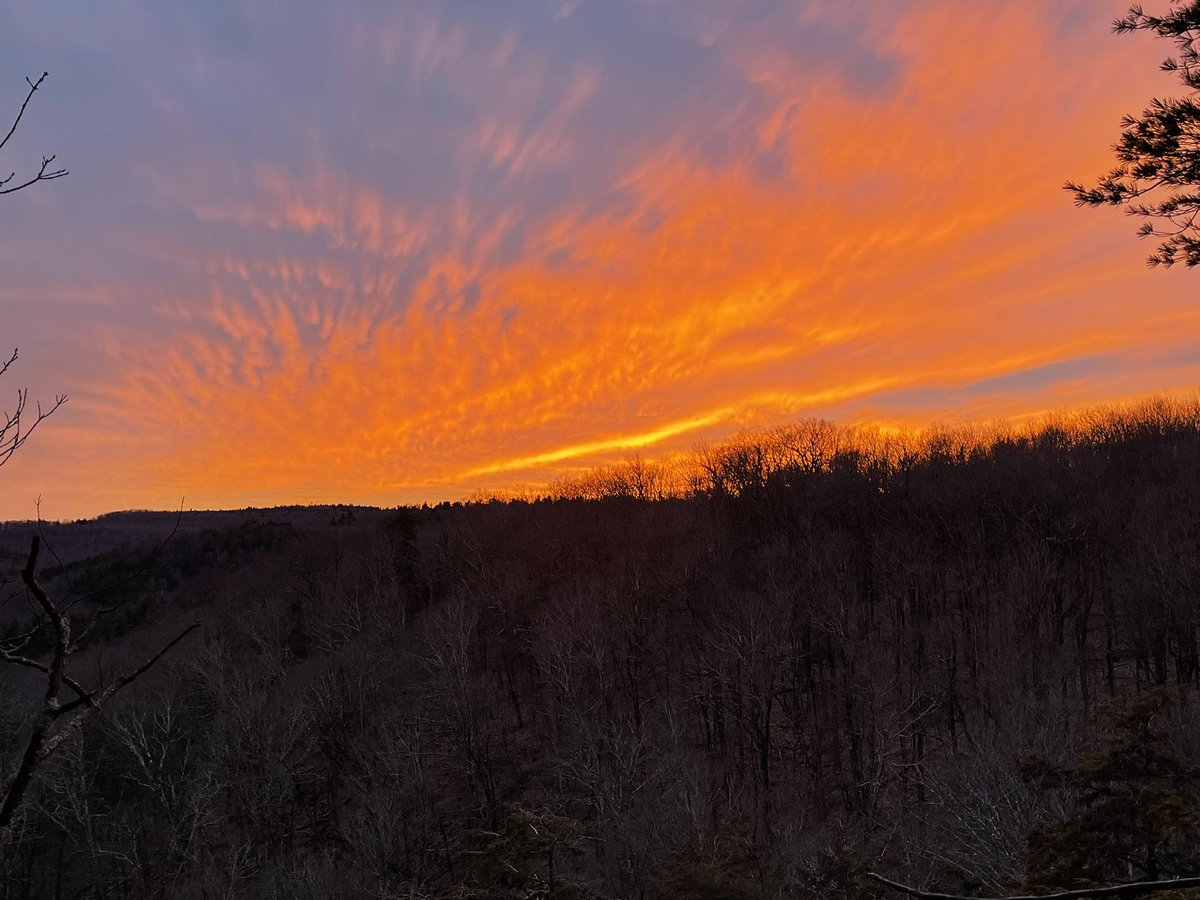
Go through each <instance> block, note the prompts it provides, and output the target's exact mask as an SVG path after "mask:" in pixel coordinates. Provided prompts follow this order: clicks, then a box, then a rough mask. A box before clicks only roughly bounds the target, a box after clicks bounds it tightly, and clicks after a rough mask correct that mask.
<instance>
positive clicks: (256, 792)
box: [0, 402, 1200, 900]
mask: <svg viewBox="0 0 1200 900" xmlns="http://www.w3.org/2000/svg"><path fill="white" fill-rule="evenodd" d="M851 438H852V435H850V434H849V433H848V432H846V431H844V430H841V429H837V428H834V427H833V426H830V425H828V424H827V423H821V422H809V423H801V424H798V425H796V426H794V427H793V428H790V429H783V430H780V431H777V432H773V433H771V434H767V435H759V436H753V435H749V436H744V437H743V438H741V439H739V440H738V441H736V442H732V443H729V444H726V445H720V446H716V447H709V448H705V449H703V450H701V451H699V452H698V453H697V455H696V456H695V458H694V460H693V463H692V464H691V465H690V466H688V467H685V469H686V471H687V472H688V478H690V479H691V482H690V484H691V488H690V493H689V494H688V495H687V496H671V495H666V496H660V497H659V498H658V499H653V498H652V496H650V495H639V494H638V492H637V491H636V490H633V489H631V484H630V477H629V476H630V474H631V469H632V470H638V469H644V468H646V467H647V466H651V464H649V463H644V462H642V461H638V460H633V461H631V462H630V463H628V464H626V465H624V466H618V467H616V468H615V469H614V470H613V471H612V472H610V473H607V475H606V476H605V477H608V478H609V481H608V482H607V483H608V484H609V485H610V487H609V488H607V489H606V490H605V492H601V493H600V494H597V495H595V496H592V497H591V499H578V498H574V497H572V496H570V494H571V490H567V487H569V486H560V488H559V489H556V490H558V493H559V495H560V496H558V497H557V499H553V498H547V499H542V500H537V501H513V502H490V503H475V504H465V505H463V504H453V505H445V504H444V505H442V506H439V507H435V508H426V509H405V510H398V511H393V512H390V513H382V512H368V511H360V512H359V513H358V514H357V515H354V514H351V513H344V514H341V515H338V516H334V517H331V518H330V519H329V521H328V522H324V523H321V522H320V521H319V520H313V521H310V522H308V523H307V524H305V525H303V526H296V525H293V524H282V523H276V524H272V523H271V522H270V521H269V516H270V514H269V513H264V514H263V517H265V518H262V517H260V519H261V520H260V521H258V522H257V523H251V524H247V523H245V522H241V523H240V524H238V525H236V526H233V525H231V526H229V527H226V528H220V527H214V528H209V529H207V530H206V531H204V532H203V533H201V534H197V535H185V536H181V537H182V538H183V539H182V540H179V541H177V542H176V543H175V544H174V545H172V544H171V543H168V545H167V547H166V548H165V549H164V550H163V551H162V552H161V554H160V555H159V557H158V558H157V563H156V566H155V567H154V568H153V572H152V573H150V574H147V575H144V576H143V577H140V578H135V579H132V580H130V579H127V578H126V575H128V574H129V573H130V572H136V571H138V570H140V569H142V568H144V566H145V548H143V547H139V546H136V545H135V544H130V545H128V549H127V550H125V551H122V552H123V553H124V555H125V560H124V562H122V553H113V552H110V553H104V554H99V555H95V556H88V557H84V558H80V559H64V560H61V561H56V560H54V559H53V558H44V559H43V562H42V565H41V567H40V569H39V572H38V578H39V580H40V583H41V584H43V585H44V586H45V587H46V589H47V591H49V592H50V593H51V594H52V595H53V596H55V597H56V598H57V599H58V600H60V601H61V602H63V603H64V604H70V603H71V597H72V591H75V592H76V594H77V595H84V594H85V593H86V594H88V595H91V599H88V600H86V601H81V602H79V603H78V604H76V605H74V606H72V607H71V609H72V615H73V617H74V618H75V619H76V620H77V621H78V622H79V623H80V627H86V623H87V622H88V621H89V617H91V616H93V615H94V614H95V613H96V612H97V611H98V610H99V609H107V608H111V607H112V606H114V605H119V606H120V607H122V608H123V609H124V610H126V612H125V614H124V615H123V617H122V618H120V619H119V627H116V626H114V627H108V628H107V630H105V629H104V628H97V629H95V630H93V631H92V635H93V636H92V637H91V638H90V642H89V643H88V644H87V645H85V646H83V647H81V648H80V649H79V650H78V651H77V654H76V656H75V659H74V665H75V666H77V667H78V668H79V671H82V672H87V673H89V674H91V673H94V674H95V676H96V680H97V681H98V682H101V683H102V682H103V681H104V680H105V676H106V675H111V673H114V672H120V671H123V670H124V668H125V667H127V666H128V665H129V663H130V662H137V661H139V660H141V659H143V658H144V657H145V656H146V654H147V652H148V651H151V650H154V649H155V648H157V647H159V646H160V645H161V644H162V642H163V641H164V639H165V638H166V637H167V636H169V635H171V634H174V633H176V632H177V631H178V629H179V627H180V625H181V624H182V623H184V622H187V621H191V620H193V619H199V620H200V621H201V623H202V628H201V629H200V632H199V634H196V635H193V636H192V637H191V639H190V640H189V641H188V642H184V643H183V644H181V645H179V646H178V647H176V648H175V649H174V651H173V652H172V653H171V655H169V656H168V657H166V658H165V659H163V660H162V661H161V662H160V663H159V665H158V668H156V669H154V670H151V671H149V672H147V673H146V674H145V675H144V676H143V678H142V680H141V682H139V684H138V685H137V689H136V690H131V691H130V692H127V695H122V696H119V697H117V698H115V699H114V701H113V702H112V703H111V704H109V705H108V706H107V707H106V708H105V710H103V711H102V714H101V715H99V716H97V717H96V719H95V721H94V722H93V723H92V725H91V726H90V727H89V728H88V729H86V730H85V731H84V732H83V733H81V734H80V735H78V737H77V739H76V740H75V741H73V742H72V743H70V744H69V745H66V746H64V747H63V748H62V749H61V750H60V752H59V753H58V754H57V755H56V756H55V757H54V758H53V759H52V760H50V761H49V762H48V763H47V764H46V765H45V766H44V767H43V769H42V770H40V771H39V773H38V776H37V778H36V779H35V780H34V782H33V784H32V785H31V786H30V789H29V793H28V797H27V801H26V802H25V803H24V805H23V806H22V809H21V811H20V814H19V816H18V817H17V820H16V822H15V823H14V826H13V827H12V829H11V830H10V833H9V835H8V837H7V840H6V845H5V847H4V852H3V853H2V854H0V885H2V886H0V898H4V900H13V898H32V897H77V896H89V897H97V898H131V897H149V896H163V897H173V898H216V897H255V898H257V897H280V898H283V897H288V898H304V897H313V898H318V897H320V898H326V897H353V898H359V897H361V898H392V897H406V898H466V897H480V898H483V897H488V898H493V897H498V898H503V897H512V898H517V897H520V898H533V897H597V898H629V897H639V898H642V897H644V898H667V897H683V898H712V900H715V898H743V897H744V898H765V897H797V898H803V897H814V898H815V897H834V898H837V897H843V898H859V897H873V896H883V895H885V894H886V893H888V889H887V888H885V887H884V886H883V884H881V883H880V882H879V881H877V880H873V879H872V878H871V877H869V875H868V873H869V872H874V873H876V874H877V875H880V876H881V877H883V878H886V879H889V880H895V881H898V882H900V883H902V884H905V885H914V886H917V887H936V888H939V889H942V890H947V891H951V892H958V893H963V894H966V895H989V896H994V895H1003V894H1008V893H1013V892H1016V891H1019V890H1030V891H1037V892H1044V891H1048V890H1050V889H1053V888H1071V887H1079V886H1084V885H1095V884H1114V883H1122V882H1131V881H1153V880H1161V879H1169V878H1172V877H1175V876H1181V875H1189V874H1196V873H1200V843H1198V841H1200V830H1198V825H1200V823H1198V821H1197V806H1196V802H1197V797H1196V788H1197V781H1196V779H1197V772H1196V767H1195V765H1194V763H1192V762H1191V760H1194V759H1195V758H1196V757H1197V750H1198V749H1200V746H1198V745H1200V721H1198V720H1197V715H1196V682H1197V678H1200V605H1198V604H1197V601H1196V591H1197V589H1198V587H1200V551H1198V547H1200V406H1197V405H1196V404H1171V403H1165V402H1163V403H1157V404H1150V405H1147V406H1144V407H1141V408H1139V409H1137V410H1135V411H1132V412H1109V413H1106V414H1103V415H1100V414H1097V415H1094V416H1091V417H1082V418H1080V419H1077V420H1074V421H1073V422H1070V423H1059V424H1056V425H1050V426H1046V427H1043V428H1041V429H1031V430H1029V431H1027V432H1024V433H1021V434H995V435H991V436H974V437H971V436H964V435H959V436H958V437H955V436H953V435H950V434H942V435H935V436H933V437H931V438H928V439H926V440H925V441H924V442H923V443H917V442H913V441H908V442H904V441H891V442H889V441H885V440H876V441H874V442H872V441H863V440H859V441H855V440H852V439H851ZM604 474H605V473H596V475H595V477H594V478H590V479H589V481H588V483H589V485H592V486H591V487H589V488H588V490H589V491H591V492H593V493H595V492H596V489H595V488H594V483H599V482H603V481H604V479H603V478H601V477H600V476H601V475H604ZM637 478H641V476H640V475H639V476H637ZM637 478H634V480H633V482H632V483H633V484H635V485H636V484H638V483H640V482H639V481H638V480H637ZM572 490H573V489H572ZM88 527H89V528H90V526H88ZM64 529H65V530H63V531H59V532H55V533H54V534H51V535H50V537H51V538H52V541H51V543H52V544H53V540H60V539H61V540H62V541H66V540H67V537H66V535H67V534H68V533H69V531H70V526H65V527H64ZM55 535H58V537H56V536H55ZM94 539H95V536H94V534H93V533H92V532H91V531H89V533H88V538H87V540H88V541H89V542H91V541H94ZM123 565H124V567H125V568H124V569H122V566H123ZM106 583H108V584H113V583H116V584H118V585H120V587H119V588H118V589H115V590H114V591H113V592H112V594H111V595H110V596H108V597H106V596H104V585H105V584H106ZM20 602H22V601H21V599H20V598H19V597H17V598H16V599H14V600H12V601H11V602H10V604H9V606H8V609H9V611H11V610H12V608H13V606H12V604H15V603H20ZM19 618H20V617H14V618H13V619H12V621H11V622H10V624H9V625H8V626H7V627H8V628H9V629H10V631H9V632H7V633H9V634H17V633H19V632H20V628H21V626H22V624H23V623H21V622H20V621H19ZM2 643H3V639H0V644H2ZM40 684H41V682H40V681H39V679H38V673H37V672H31V671H26V670H12V669H7V670H4V679H3V681H2V682H0V734H4V735H11V736H14V739H12V740H8V739H6V740H5V741H4V744H3V749H4V756H3V757H2V758H0V775H7V773H9V772H11V771H12V770H13V767H14V766H15V765H16V760H15V758H14V751H15V748H17V747H19V746H21V745H22V741H23V737H22V736H23V734H25V733H26V732H25V729H27V728H28V727H29V722H30V713H31V710H34V709H36V708H37V706H38V704H39V703H40V702H41V694H40V691H41V687H39V685H40Z"/></svg>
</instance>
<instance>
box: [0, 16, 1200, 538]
mask: <svg viewBox="0 0 1200 900" xmlns="http://www.w3.org/2000/svg"><path fill="white" fill-rule="evenodd" d="M1125 5H1126V4H1124V3H1122V2H1108V0H1059V2H1054V3H1046V2H1044V0H995V2H990V3H986V4H983V3H980V4H968V3H962V2H961V0H839V2H836V3H835V2H831V0H809V2H805V0H505V2H499V0H404V2H393V3H380V2H369V3H368V2H360V0H347V2H343V3H337V4H332V3H315V2H309V0H205V2H203V3H200V2H193V3H183V2H178V0H110V2H104V3H94V2H84V0H45V2H39V3H29V2H27V0H0V110H6V111H10V112H15V110H16V108H17V107H18V106H19V104H20V101H21V100H22V99H23V97H24V93H25V88H26V85H25V81H24V78H25V76H27V75H29V76H33V77H36V75H37V74H39V73H40V72H41V71H43V70H45V71H48V72H49V73H50V76H49V77H48V78H47V80H46V82H45V84H44V85H43V88H42V90H40V91H39V92H38V94H37V95H36V96H35V98H34V101H33V103H32V104H31V105H30V109H29V112H28V113H27V117H26V119H25V121H23V123H22V126H21V128H20V130H19V131H18V132H17V135H16V136H15V137H14V138H13V140H12V141H11V142H10V143H9V145H8V146H7V147H5V148H4V150H3V152H0V168H3V169H4V170H5V172H4V174H7V172H8V171H10V170H17V171H18V173H22V172H27V171H29V170H30V169H31V167H35V166H36V164H37V162H38V161H39V160H40V158H41V155H42V154H49V153H55V154H57V162H59V163H61V164H62V165H64V166H65V167H67V168H68V169H69V170H70V175H69V177H67V178H64V179H60V180H58V181H55V182H52V183H48V184H42V185H38V186H36V187H35V188H33V189H30V190H27V191H23V192H21V193H18V194H13V195H10V196H7V197H2V198H0V238H2V239H0V345H3V346H4V347H19V348H20V359H19V360H18V362H17V364H16V365H15V366H14V367H13V369H12V370H10V371H9V373H8V374H6V375H5V376H4V379H3V381H4V382H5V383H4V384H0V388H2V389H3V393H2V394H0V397H3V398H5V400H6V402H7V405H9V406H11V401H12V399H13V398H14V395H15V393H16V390H17V389H18V388H19V387H28V388H29V389H30V397H31V399H34V400H36V399H41V400H43V402H45V401H47V400H50V399H52V397H53V395H55V394H57V393H66V394H68V395H69V396H70V400H69V402H68V403H67V404H66V405H65V406H64V407H63V408H62V409H60V410H59V411H58V412H57V413H55V415H54V416H53V417H51V418H50V419H48V420H47V421H46V422H45V423H44V424H43V425H42V427H41V428H40V429H39V431H38V432H37V433H36V434H35V435H34V436H33V438H32V439H31V440H30V442H29V443H28V444H27V445H26V446H25V447H24V448H23V449H22V450H21V451H20V452H19V453H18V454H17V455H16V456H14V457H13V459H12V460H11V461H10V462H9V464H8V465H6V466H4V468H3V470H0V519H13V518H29V517H32V516H33V515H35V513H36V511H37V507H36V506H35V503H36V501H37V498H38V497H41V510H40V512H41V515H42V516H43V517H45V518H50V519H68V518H78V517H83V516H91V515H96V514H98V513H102V512H105V511H109V510H116V509H131V508H149V509H170V508H175V507H178V506H179V504H180V502H181V501H182V502H184V503H185V504H186V506H187V507H188V508H217V507H221V508H224V507H244V506H267V505H275V504H287V503H325V502H347V503H350V502H354V503H371V504H379V505H396V504H401V503H414V502H417V503H419V502H424V501H437V500H442V499H455V498H460V497H463V496H466V495H468V494H469V493H470V492H472V491H474V490H479V489H488V488H494V489H501V488H505V487H511V486H513V485H517V484H537V483H543V482H546V481H549V480H551V479H554V478H556V477H559V476H562V475H569V474H572V473H575V472H578V471H580V470H584V469H587V468H588V467H591V466H593V465H597V464H602V463H605V462H610V461H614V460H617V459H620V458H622V457H624V456H628V455H631V454H634V453H639V454H641V455H643V456H646V457H651V458H653V457H655V456H658V455H660V454H667V453H671V452H676V451H679V450H683V449H686V448H688V447H692V446H695V445H697V444H698V443H699V442H701V441H712V440H719V439H721V438H722V437H725V436H728V435H731V434H734V433H736V432H739V431H741V430H743V429H748V428H749V429H755V428H767V427H771V426H775V425H779V424H782V423H786V422H789V421H795V420H796V419H800V418H807V417H813V416H817V417H824V418H829V419H832V420H835V421H838V422H844V423H849V424H855V423H871V424H882V425H896V426H922V425H928V424H934V423H939V424H948V425H952V424H958V423H962V422H977V423H985V422H990V421H994V420H997V419H1000V418H1007V419H1028V418H1029V417H1036V416H1038V415H1040V414H1043V413H1045V412H1046V411H1048V410H1055V409H1071V408H1074V407H1079V406H1085V405H1091V404H1097V403H1108V402H1119V401H1123V400H1126V399H1129V398H1133V397H1137V396H1140V395H1145V394H1150V393H1155V394H1168V395H1183V396H1195V394H1196V389H1197V385H1198V384H1200V299H1198V297H1197V291H1196V281H1195V278H1196V275H1195V272H1194V271H1193V272H1188V271H1187V270H1185V269H1182V268H1178V267H1177V268H1176V269H1172V270H1150V269H1148V268H1147V267H1146V266H1145V263H1144V259H1145V256H1146V255H1147V253H1149V252H1150V251H1151V250H1152V249H1153V247H1152V245H1150V244H1147V243H1145V242H1140V241H1139V240H1138V239H1137V238H1136V236H1135V230H1136V226H1137V224H1138V223H1137V222H1136V221H1134V220H1133V219H1130V218H1128V217H1126V216H1123V215H1122V214H1121V211H1120V210H1116V209H1107V208H1106V209H1100V210H1079V209H1076V208H1075V207H1074V206H1073V204H1072V201H1071V197H1070V195H1069V194H1067V193H1066V192H1065V191H1063V190H1062V183H1063V182H1064V181H1065V180H1067V179H1074V180H1083V181H1087V180H1089V179H1092V178H1093V177H1094V176H1096V175H1099V174H1100V173H1101V172H1102V171H1104V170H1105V169H1107V168H1108V167H1109V166H1110V164H1111V161H1112V157H1111V147H1112V144H1113V143H1114V141H1115V140H1116V138H1117V136H1118V133H1119V122H1120V118H1121V116H1122V114H1124V113H1131V112H1138V111H1140V110H1141V109H1142V108H1143V107H1144V106H1145V105H1146V103H1147V102H1148V100H1149V99H1150V98H1151V97H1152V96H1155V95H1160V96H1162V95H1172V94H1177V93H1179V91H1180V90H1182V88H1181V86H1179V85H1178V84H1177V82H1175V81H1174V80H1173V79H1172V77H1171V76H1169V75H1166V74H1164V73H1161V72H1159V71H1158V70H1157V64H1158V62H1159V61H1160V60H1161V59H1162V57H1163V56H1165V55H1166V54H1167V53H1168V52H1169V50H1170V48H1169V46H1167V45H1165V44H1163V43H1162V42H1160V41H1156V40H1155V39H1153V38H1150V37H1148V36H1146V35H1129V36H1116V35H1113V34H1111V33H1110V31H1109V27H1110V22H1111V21H1112V19H1113V18H1114V17H1116V16H1118V15H1120V14H1122V13H1123V12H1124V11H1125ZM7 114H8V112H6V113H5V115H7Z"/></svg>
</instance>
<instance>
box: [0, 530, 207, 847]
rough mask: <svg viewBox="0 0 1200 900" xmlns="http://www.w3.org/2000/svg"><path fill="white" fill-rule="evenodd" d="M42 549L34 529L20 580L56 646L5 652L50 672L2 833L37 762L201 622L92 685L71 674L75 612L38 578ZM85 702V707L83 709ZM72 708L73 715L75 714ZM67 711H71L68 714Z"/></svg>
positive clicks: (4, 797)
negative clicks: (33, 654)
mask: <svg viewBox="0 0 1200 900" xmlns="http://www.w3.org/2000/svg"><path fill="white" fill-rule="evenodd" d="M40 549H41V540H40V538H39V537H38V536H37V535H34V536H33V539H32V541H31V543H30V548H29V558H28V560H27V561H26V563H25V568H24V569H22V570H21V580H22V581H23V582H24V583H25V587H26V588H28V590H29V592H30V593H31V594H32V595H33V598H34V600H36V601H37V605H38V606H39V607H40V608H41V611H42V614H43V615H44V616H45V617H46V619H47V620H48V622H49V624H50V627H51V629H52V631H53V633H54V649H53V650H52V652H51V656H50V662H49V663H48V664H47V663H41V662H38V661H37V660H34V659H29V658H27V657H22V656H17V655H16V654H13V653H11V652H7V651H6V652H4V653H3V654H2V655H0V661H3V662H9V663H13V664H15V665H20V666H24V667H26V668H32V669H36V670H38V671H39V672H44V673H45V674H46V693H45V696H44V699H43V701H42V708H41V710H40V711H39V712H38V714H37V716H36V718H35V720H34V723H33V729H32V731H31V732H30V735H29V740H28V743H27V744H26V745H25V752H24V753H23V754H22V756H21V763H20V765H19V766H18V767H17V771H16V773H15V774H13V776H12V777H11V778H9V779H8V781H7V782H5V783H4V784H3V785H2V786H0V834H2V832H3V830H4V829H7V828H8V827H9V825H11V824H12V821H13V818H14V816H15V815H16V812H17V809H18V808H19V807H20V805H21V800H22V798H23V797H24V795H25V791H26V790H27V789H28V787H29V783H30V781H31V780H32V778H33V775H34V772H35V771H36V770H37V768H38V766H40V765H41V764H42V763H44V762H45V761H46V760H47V759H49V758H50V756H51V755H53V754H54V752H55V751H56V750H58V748H59V747H61V746H62V745H63V744H64V743H66V742H67V741H69V740H70V739H71V738H72V737H73V736H74V735H76V734H77V733H78V732H79V731H80V730H81V729H82V728H83V727H84V726H85V725H86V724H87V723H88V721H89V720H90V719H91V718H92V717H93V716H95V714H96V713H97V712H99V710H100V709H102V708H103V707H104V705H105V704H106V703H108V702H109V701H110V700H111V699H112V698H113V697H114V696H116V694H117V692H118V691H119V690H121V688H123V687H125V686H126V685H128V684H129V683H130V682H132V681H135V680H136V679H137V678H139V677H141V676H142V675H144V674H145V673H146V672H147V671H149V670H150V668H151V667H153V666H154V664H155V663H157V662H158V661H159V660H160V659H162V658H163V656H165V655H166V654H167V653H169V652H170V651H171V649H172V648H173V647H175V645H176V644H178V643H179V642H180V641H182V640H183V639H184V638H185V637H187V635H188V634H190V633H191V632H192V631H194V630H195V629H197V628H199V627H200V623H199V622H194V623H192V624H191V625H189V626H188V627H187V628H185V629H184V630H183V631H182V632H180V633H179V634H178V635H176V636H175V637H174V638H173V639H172V640H170V641H169V642H168V643H167V644H166V646H164V647H163V648H162V649H161V650H159V651H158V652H157V653H155V654H154V655H153V656H151V657H150V658H149V659H147V660H146V661H145V662H143V663H142V664H141V665H140V666H137V667H135V668H133V669H130V670H128V671H126V672H124V673H123V674H121V675H119V676H118V677H117V678H116V679H114V680H113V681H112V682H110V683H109V684H108V685H107V686H105V687H103V688H100V689H97V690H95V691H88V690H86V689H85V688H84V687H83V686H82V685H80V684H79V683H78V682H76V681H74V680H73V679H71V678H70V676H68V675H67V671H66V669H67V661H68V659H69V658H70V655H71V652H72V650H74V649H75V646H76V643H75V642H72V640H71V620H70V617H69V616H68V615H67V614H66V613H64V612H62V611H61V610H59V609H58V607H57V606H55V605H54V602H53V601H52V600H51V599H50V597H49V595H48V594H47V593H46V591H45V590H44V589H43V588H42V586H41V585H40V584H38V581H37V577H36V571H37V560H38V552H39V550H40ZM64 686H65V687H67V688H69V689H70V690H71V691H73V692H74V693H75V695H76V698H75V699H74V700H72V701H70V702H68V703H66V704H63V703H61V702H60V701H59V695H60V693H61V692H62V689H63V687H64ZM81 707H82V709H80V708H81ZM76 710H79V712H76ZM72 713H74V715H70V714H72ZM67 716H70V717H69V718H65V717H67Z"/></svg>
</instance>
